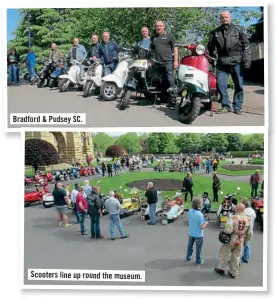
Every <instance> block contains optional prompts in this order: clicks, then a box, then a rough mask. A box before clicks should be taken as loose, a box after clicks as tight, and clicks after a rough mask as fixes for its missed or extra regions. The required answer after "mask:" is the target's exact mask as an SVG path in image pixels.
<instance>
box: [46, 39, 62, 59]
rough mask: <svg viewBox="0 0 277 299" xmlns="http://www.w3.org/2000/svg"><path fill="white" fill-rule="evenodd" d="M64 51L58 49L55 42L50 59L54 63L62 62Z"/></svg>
mask: <svg viewBox="0 0 277 299" xmlns="http://www.w3.org/2000/svg"><path fill="white" fill-rule="evenodd" d="M63 56H64V54H63V52H62V51H61V50H59V49H58V47H57V45H56V44H55V43H53V44H52V45H51V50H50V53H49V59H50V60H51V61H52V62H54V63H61V62H62V60H63Z"/></svg>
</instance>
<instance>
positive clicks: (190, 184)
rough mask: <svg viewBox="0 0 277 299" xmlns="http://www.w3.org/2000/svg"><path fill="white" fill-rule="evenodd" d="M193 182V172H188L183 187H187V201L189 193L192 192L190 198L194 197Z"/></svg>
mask: <svg viewBox="0 0 277 299" xmlns="http://www.w3.org/2000/svg"><path fill="white" fill-rule="evenodd" d="M192 187H193V182H192V175H191V172H188V173H187V176H186V177H185V178H184V181H183V188H184V189H185V201H187V198H188V194H190V200H191V201H192V199H193V190H192Z"/></svg>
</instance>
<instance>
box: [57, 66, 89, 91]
mask: <svg viewBox="0 0 277 299" xmlns="http://www.w3.org/2000/svg"><path fill="white" fill-rule="evenodd" d="M83 62H84V61H80V62H79V61H77V60H72V61H71V62H70V63H71V64H72V66H71V67H70V69H69V71H68V73H67V74H64V75H61V76H60V77H59V79H61V81H60V83H59V88H60V92H65V91H67V90H68V88H69V86H70V85H75V86H78V87H79V88H81V89H83V86H84V85H85V83H86V81H85V80H84V77H85V74H84V73H82V64H83Z"/></svg>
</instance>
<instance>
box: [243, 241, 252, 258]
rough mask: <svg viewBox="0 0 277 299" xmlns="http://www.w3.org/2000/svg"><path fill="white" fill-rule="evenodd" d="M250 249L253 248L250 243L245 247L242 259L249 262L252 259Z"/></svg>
mask: <svg viewBox="0 0 277 299" xmlns="http://www.w3.org/2000/svg"><path fill="white" fill-rule="evenodd" d="M250 249H251V246H250V242H248V243H247V244H246V245H245V246H244V249H243V255H242V258H243V259H244V260H245V261H246V262H248V261H249V259H250Z"/></svg>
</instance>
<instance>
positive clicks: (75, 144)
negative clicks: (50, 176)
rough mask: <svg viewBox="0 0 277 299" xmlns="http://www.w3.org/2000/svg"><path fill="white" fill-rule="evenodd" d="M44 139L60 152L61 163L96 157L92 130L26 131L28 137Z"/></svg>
mask: <svg viewBox="0 0 277 299" xmlns="http://www.w3.org/2000/svg"><path fill="white" fill-rule="evenodd" d="M33 138H37V139H42V140H45V141H48V142H49V143H51V144H53V145H54V147H55V148H56V149H57V151H58V153H59V154H60V158H61V160H60V163H67V164H72V163H73V161H75V159H80V160H81V161H83V162H85V161H86V156H87V155H89V156H91V157H93V158H94V149H93V141H92V133H90V132H26V133H25V140H27V139H33Z"/></svg>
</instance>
